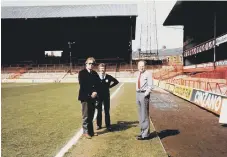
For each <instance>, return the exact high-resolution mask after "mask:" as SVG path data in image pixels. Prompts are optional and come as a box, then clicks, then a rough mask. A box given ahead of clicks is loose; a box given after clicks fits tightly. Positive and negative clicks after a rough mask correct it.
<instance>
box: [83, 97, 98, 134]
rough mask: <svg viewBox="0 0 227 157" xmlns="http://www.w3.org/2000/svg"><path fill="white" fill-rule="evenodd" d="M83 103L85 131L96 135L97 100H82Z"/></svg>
mask: <svg viewBox="0 0 227 157" xmlns="http://www.w3.org/2000/svg"><path fill="white" fill-rule="evenodd" d="M81 104H82V117H83V122H82V125H83V133H84V134H89V135H91V136H93V135H94V129H93V118H94V112H95V101H94V100H92V99H89V100H87V101H81Z"/></svg>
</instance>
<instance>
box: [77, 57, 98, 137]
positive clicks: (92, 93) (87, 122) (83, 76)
mask: <svg viewBox="0 0 227 157" xmlns="http://www.w3.org/2000/svg"><path fill="white" fill-rule="evenodd" d="M85 64H86V68H85V69H83V70H81V71H80V72H79V76H78V78H79V84H80V90H79V96H78V100H80V101H81V104H82V116H83V122H82V123H83V124H82V127H83V135H84V136H85V137H86V138H88V139H91V137H92V136H97V133H94V129H93V118H94V111H95V102H96V100H97V95H98V93H99V84H100V82H99V76H98V74H97V72H96V71H94V70H92V69H93V67H94V64H95V59H94V58H93V57H90V58H88V59H87V60H86V63H85Z"/></svg>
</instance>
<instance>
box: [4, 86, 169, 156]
mask: <svg viewBox="0 0 227 157" xmlns="http://www.w3.org/2000/svg"><path fill="white" fill-rule="evenodd" d="M134 87H135V84H131V83H129V84H124V85H123V87H122V88H121V90H120V91H119V92H118V94H117V95H116V96H115V97H114V98H113V99H112V101H111V102H112V103H111V120H112V124H113V128H114V131H113V132H106V130H105V129H102V130H101V131H100V132H99V134H100V135H99V136H98V137H95V138H93V139H92V140H85V139H83V138H81V139H80V140H79V142H78V143H77V145H76V146H74V147H73V148H72V149H71V150H70V151H69V152H68V153H67V154H66V156H73V157H74V156H84V157H101V156H105V157H112V156H126V157H129V156H132V157H134V156H135V157H137V156H141V157H143V156H144V157H149V156H151V157H152V156H157V157H161V156H165V154H164V151H163V150H162V147H161V145H160V143H159V141H158V139H157V138H154V139H152V140H149V141H137V140H135V136H136V135H137V134H138V132H139V129H138V127H137V125H138V121H137V120H138V118H137V117H138V116H137V112H136V104H135V88H134ZM116 88H117V87H115V88H113V89H111V92H113V91H114V90H115V89H116ZM78 89H79V85H78V84H76V83H74V84H73V83H72V84H68V83H67V84H2V95H1V96H2V102H1V105H2V148H1V149H2V156H3V157H14V156H18V157H22V156H23V157H52V156H54V155H56V153H57V152H58V151H59V150H60V149H61V148H62V147H63V146H64V145H65V144H66V143H67V141H68V140H69V139H70V138H71V137H72V136H73V135H74V134H75V132H77V131H78V130H79V129H80V128H81V104H80V102H79V101H78V100H77V97H78ZM151 129H152V128H151ZM85 148H86V149H85Z"/></svg>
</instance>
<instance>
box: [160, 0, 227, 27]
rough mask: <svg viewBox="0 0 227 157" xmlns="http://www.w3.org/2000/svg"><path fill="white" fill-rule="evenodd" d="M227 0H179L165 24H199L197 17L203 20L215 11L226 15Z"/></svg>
mask: <svg viewBox="0 0 227 157" xmlns="http://www.w3.org/2000/svg"><path fill="white" fill-rule="evenodd" d="M226 5H227V2H226V1H198V0H197V1H185V0H177V2H176V4H175V5H174V7H173V8H172V10H171V11H170V13H169V15H168V17H167V18H166V20H165V21H164V23H163V25H164V26H171V25H185V24H186V23H187V24H191V23H194V24H197V25H198V23H197V22H195V18H199V20H200V21H203V19H200V18H203V17H201V16H204V17H210V19H212V18H211V17H213V13H214V12H216V13H219V14H220V15H226Z"/></svg>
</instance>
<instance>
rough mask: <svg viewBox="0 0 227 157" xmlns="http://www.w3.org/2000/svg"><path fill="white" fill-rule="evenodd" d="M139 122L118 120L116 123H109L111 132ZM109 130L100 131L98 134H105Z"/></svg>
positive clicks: (127, 127) (134, 125)
mask: <svg viewBox="0 0 227 157" xmlns="http://www.w3.org/2000/svg"><path fill="white" fill-rule="evenodd" d="M138 124H139V122H138V121H118V122H117V124H112V125H111V128H112V130H111V132H117V131H123V130H127V129H129V128H132V127H137V126H138ZM107 132H109V131H108V130H107V129H105V130H103V131H100V132H99V133H98V134H105V133H107Z"/></svg>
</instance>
